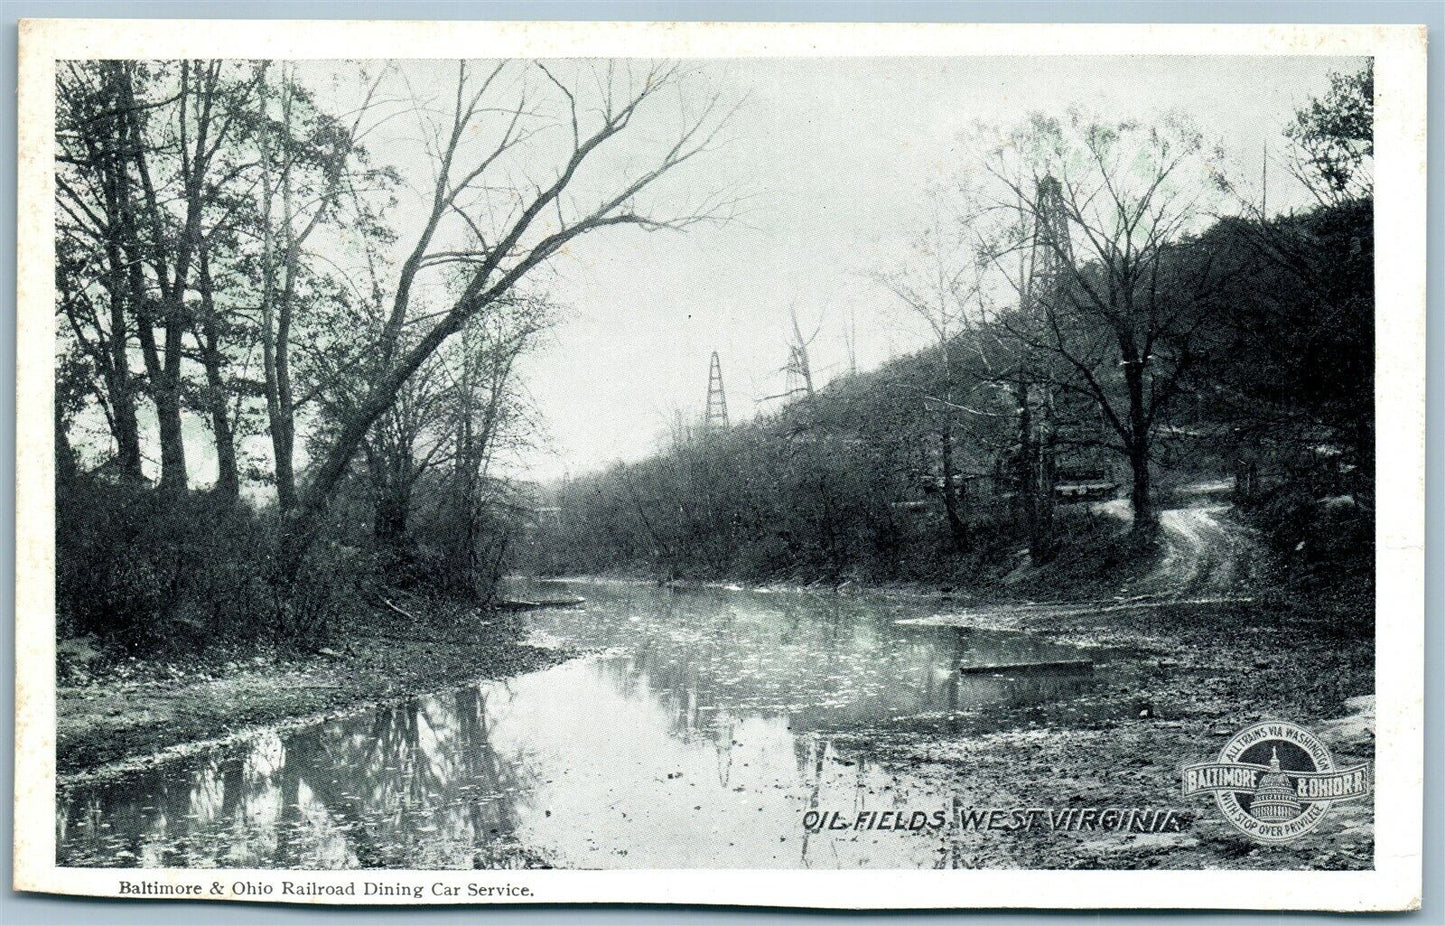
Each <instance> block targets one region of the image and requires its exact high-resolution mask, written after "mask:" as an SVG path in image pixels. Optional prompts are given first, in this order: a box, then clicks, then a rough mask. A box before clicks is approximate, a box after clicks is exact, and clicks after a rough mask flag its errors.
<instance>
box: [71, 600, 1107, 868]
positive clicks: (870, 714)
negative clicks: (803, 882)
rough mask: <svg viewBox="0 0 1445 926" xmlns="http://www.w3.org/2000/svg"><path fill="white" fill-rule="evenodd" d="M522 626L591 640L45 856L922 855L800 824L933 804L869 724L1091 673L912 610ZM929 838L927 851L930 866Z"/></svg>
mask: <svg viewBox="0 0 1445 926" xmlns="http://www.w3.org/2000/svg"><path fill="white" fill-rule="evenodd" d="M569 591H573V592H575V593H581V594H585V595H586V596H587V597H588V598H589V599H590V600H589V602H588V605H587V607H586V608H585V609H567V610H556V611H546V610H543V611H537V612H534V613H532V614H531V615H529V617H528V619H529V620H530V621H531V622H532V626H533V628H534V631H535V632H536V633H537V634H538V635H539V637H541V638H546V639H553V640H559V641H561V642H563V643H565V644H568V645H572V646H576V647H579V648H588V649H594V650H597V651H601V655H597V656H592V657H589V658H587V659H581V660H575V661H572V662H568V663H564V664H562V665H559V666H556V667H554V668H552V669H548V670H545V671H542V672H539V673H533V674H531V675H527V676H522V677H519V678H517V679H514V680H512V681H509V682H481V683H478V684H474V685H469V686H466V687H462V688H458V689H456V690H454V691H446V692H442V693H439V694H435V695H430V696H427V697H420V698H413V699H410V700H408V701H405V702H403V703H399V704H394V705H390V706H385V707H382V708H379V709H377V710H375V711H370V712H366V713H362V714H357V715H353V716H350V717H344V718H341V719H338V720H333V721H328V722H325V723H321V724H317V725H314V726H311V727H307V728H303V729H297V730H294V731H290V732H285V733H274V732H273V733H267V734H263V735H260V736H258V737H255V738H252V739H249V740H247V741H246V742H245V743H242V744H238V745H236V746H233V747H230V748H228V749H224V750H218V751H215V752H212V753H209V754H206V755H203V756H198V757H195V758H191V759H187V760H185V761H183V762H179V763H169V764H167V765H163V766H159V767H156V768H152V769H148V770H144V771H139V772H135V773H132V774H129V775H128V776H127V777H125V778H122V779H119V780H117V781H114V782H111V783H107V784H97V785H90V786H82V787H75V788H71V789H69V790H68V791H67V792H66V793H65V794H64V795H63V796H62V801H61V805H60V809H59V813H58V818H57V838H58V845H59V850H58V855H59V861H60V862H61V864H68V865H108V866H127V865H128V866H147V867H152V866H162V865H169V866H188V867H288V868H342V867H346V868H368V867H371V868H378V867H379V868H468V867H482V868H492V867H499V866H507V865H523V864H541V863H554V864H560V865H567V866H569V867H634V868H647V867H655V868H669V867H765V866H772V867H799V866H818V867H855V866H871V867H902V868H916V867H924V866H929V865H933V864H938V863H940V862H946V861H947V856H946V849H947V846H946V845H944V842H946V840H945V839H943V838H942V837H940V835H939V834H937V833H933V834H927V835H926V837H925V838H918V837H909V836H908V835H907V834H902V833H868V832H853V831H844V832H821V833H808V832H806V831H805V830H804V828H803V826H802V825H801V821H802V816H803V814H804V813H806V812H807V811H808V810H810V809H811V810H818V811H820V812H821V811H839V812H842V813H845V814H848V815H853V816H856V814H857V813H858V812H859V811H861V810H865V809H868V810H890V809H891V810H899V809H909V810H912V809H923V808H938V809H942V806H943V804H942V802H943V801H945V800H946V799H947V796H946V795H939V794H936V793H933V792H932V791H930V790H929V788H931V787H932V784H931V783H930V782H929V781H928V780H927V779H926V777H922V776H918V775H915V774H913V773H912V771H911V770H910V768H909V767H908V766H907V765H906V764H904V765H903V766H896V765H890V764H889V763H888V762H885V761H876V760H874V759H873V758H871V756H872V752H871V750H872V748H873V747H872V746H871V745H870V744H873V743H875V742H877V741H878V740H879V739H880V738H881V737H893V738H894V739H895V740H899V739H900V738H901V740H902V741H909V740H908V738H909V737H913V738H914V739H915V740H927V739H928V738H930V737H933V736H936V735H937V734H938V733H939V732H941V731H952V732H956V733H967V732H970V731H975V730H978V731H982V730H987V729H990V724H991V723H996V722H997V721H996V720H995V719H994V718H996V717H998V716H1003V715H1006V714H1008V712H1010V711H1014V710H1016V709H1023V710H1028V709H1031V706H1032V705H1037V704H1039V703H1042V702H1045V701H1049V700H1053V699H1056V698H1060V697H1065V696H1068V695H1069V694H1071V693H1075V692H1078V691H1082V690H1085V689H1086V688H1087V687H1088V686H1090V685H1092V684H1095V682H1094V681H1093V680H1092V679H1091V677H1090V676H1087V675H1085V676H1069V675H1037V676H1035V675H1029V674H1027V673H1025V674H1015V675H1010V676H1001V675H963V674H960V673H959V671H958V668H959V666H960V665H968V666H976V665H989V664H1001V663H1018V662H1023V661H1027V660H1029V659H1034V658H1040V659H1049V658H1058V657H1059V655H1060V654H1062V653H1065V652H1072V651H1068V650H1066V649H1064V648H1062V647H1058V646H1054V645H1051V644H1049V643H1048V642H1047V641H1044V640H1041V639H1039V638H1037V637H1031V636H1028V635H1025V634H1017V633H1015V634H1009V633H1002V632H994V631H978V630H968V629H964V628H954V627H934V626H916V625H900V624H899V623H898V621H899V620H900V619H903V618H913V617H917V616H920V613H921V612H922V613H926V612H925V610H924V606H922V605H918V604H912V605H909V604H899V603H898V602H890V601H885V600H879V599H862V598H858V599H854V598H846V597H842V596H834V595H810V594H775V595H771V594H756V593H748V592H735V591H725V590H701V591H682V590H672V589H652V588H636V587H633V588H627V587H623V588H620V589H619V588H617V587H606V586H588V587H585V588H584V587H580V586H579V587H577V588H575V589H569ZM940 851H942V852H944V853H945V854H944V855H942V856H940V855H939V853H940Z"/></svg>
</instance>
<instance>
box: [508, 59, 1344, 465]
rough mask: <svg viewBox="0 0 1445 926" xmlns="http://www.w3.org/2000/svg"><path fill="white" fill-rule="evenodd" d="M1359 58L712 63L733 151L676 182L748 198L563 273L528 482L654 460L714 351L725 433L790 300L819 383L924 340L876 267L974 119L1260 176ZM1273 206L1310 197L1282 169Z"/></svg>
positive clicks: (782, 347)
mask: <svg viewBox="0 0 1445 926" xmlns="http://www.w3.org/2000/svg"><path fill="white" fill-rule="evenodd" d="M1358 66H1359V62H1356V61H1351V60H1342V59H1339V58H1330V59H1326V58H1311V57H1303V56H1294V57H1269V58H1202V57H1201V58H1163V57H1133V58H1065V59H1047V58H1027V59H1020V58H969V59H861V60H860V59H825V60H798V59H794V60H791V61H789V60H749V61H739V62H731V63H727V64H725V65H720V67H723V68H725V69H726V72H727V81H728V83H729V84H730V85H732V86H733V87H734V88H735V89H737V90H738V91H741V92H744V93H746V94H747V98H748V103H747V105H746V106H745V107H744V108H743V109H742V110H741V111H740V112H739V113H738V114H737V115H736V116H735V117H734V120H733V123H732V126H731V131H730V132H729V141H728V144H727V146H726V148H725V149H724V150H723V151H722V152H720V153H719V154H718V155H716V156H714V157H713V158H712V160H711V161H710V162H709V163H707V164H705V165H701V169H698V170H696V171H694V172H693V174H692V175H691V176H693V177H695V178H697V179H696V182H698V183H703V184H706V183H709V182H713V183H716V182H719V181H727V182H740V183H745V184H750V185H751V188H752V189H753V190H754V191H755V192H756V196H755V198H754V199H753V200H752V202H751V203H750V206H749V215H748V216H747V217H746V219H745V222H743V223H736V224H733V225H729V226H726V227H721V228H702V229H695V230H692V231H689V232H687V233H685V234H677V235H674V234H651V235H648V234H643V233H639V232H636V231H631V230H621V231H616V232H603V233H601V234H599V235H598V236H597V237H594V238H592V239H591V240H588V241H585V242H584V243H582V244H580V245H579V246H578V247H577V248H576V260H574V261H569V262H567V263H566V264H563V265H561V266H560V267H559V268H558V269H559V276H558V279H557V280H556V282H555V283H554V284H553V286H552V291H553V293H554V294H555V295H556V296H557V297H558V298H560V299H561V300H562V301H563V302H565V303H567V304H568V305H569V306H570V307H571V309H570V313H569V317H568V319H567V321H566V322H565V323H564V324H563V325H561V326H560V327H559V328H558V329H557V331H556V332H555V337H554V339H553V343H552V344H551V345H550V347H549V348H548V349H547V350H546V351H545V352H544V353H542V354H540V355H538V356H536V357H533V358H532V359H531V360H530V361H529V362H528V363H527V364H526V366H525V375H526V376H527V383H528V387H529V388H530V391H531V394H532V395H533V396H534V397H535V400H536V403H537V407H538V409H539V411H540V412H541V414H542V416H543V419H544V422H545V424H546V426H547V429H548V433H549V435H550V438H551V448H550V451H549V452H546V453H538V454H537V455H536V456H535V457H534V459H532V460H530V461H529V463H530V464H531V469H532V476H533V478H547V477H552V476H557V475H560V474H562V473H564V472H570V473H572V474H574V475H575V474H578V473H581V472H586V471H588V470H592V469H596V468H599V467H601V466H604V465H606V464H608V463H610V462H611V461H613V460H619V459H620V460H632V459H637V458H639V457H642V456H645V455H646V454H647V453H649V452H650V451H652V450H653V449H655V447H656V446H657V441H658V439H659V437H660V435H661V434H662V433H663V432H664V431H665V430H666V428H667V427H668V424H669V422H670V421H671V419H672V415H673V410H674V409H675V408H681V409H683V410H684V411H685V412H686V413H687V414H689V415H700V414H701V412H702V409H703V404H704V399H705V396H706V391H707V365H708V357H709V354H710V353H711V352H712V351H713V350H716V351H718V353H719V354H720V356H721V360H722V366H723V377H724V380H725V383H726V386H727V397H728V404H729V411H730V413H731V417H732V419H733V421H734V422H736V421H738V420H740V419H743V418H746V417H750V416H751V415H752V414H753V412H754V401H753V400H754V399H755V398H762V397H764V396H768V395H773V394H776V393H779V392H781V391H782V386H783V376H782V374H780V373H778V372H777V371H778V369H779V368H780V367H781V366H782V365H783V364H784V362H785V361H786V359H787V346H786V345H787V338H788V306H789V303H790V302H791V303H796V305H797V307H798V310H799V313H800V315H801V316H802V317H803V318H804V319H805V320H816V319H818V318H819V317H821V318H822V319H823V328H822V331H821V333H820V334H819V336H818V338H817V341H816V342H815V343H814V345H813V349H812V355H813V356H812V363H813V366H814V368H815V376H817V374H819V373H821V376H819V377H818V378H821V379H822V380H826V379H828V378H829V377H830V376H831V375H836V374H837V373H838V372H840V371H843V370H845V369H846V359H845V358H846V353H845V348H844V342H843V325H844V324H845V319H847V318H848V316H849V313H850V312H851V313H852V314H853V317H854V318H855V319H856V325H857V327H858V332H859V334H858V354H859V366H860V368H863V369H867V368H869V367H871V366H874V365H876V364H877V363H878V362H880V361H882V360H884V359H886V358H887V357H888V356H889V355H890V354H891V353H895V352H904V351H906V350H908V349H910V348H912V347H915V346H917V345H919V344H920V343H922V332H920V331H918V330H916V329H915V328H914V327H913V326H911V325H910V324H908V323H907V322H906V319H904V317H903V316H902V314H901V313H900V312H899V311H898V310H897V307H896V306H895V305H894V304H893V303H892V302H891V301H890V297H889V296H888V295H887V294H886V293H884V292H881V291H880V290H879V289H878V288H877V287H876V285H874V284H872V283H870V282H869V281H868V280H867V278H866V275H867V274H868V273H869V272H870V271H874V270H881V269H888V268H889V267H891V266H894V265H896V264H897V263H898V262H899V260H900V259H901V255H903V254H904V253H906V252H905V248H906V246H907V242H908V241H909V240H910V239H911V238H912V237H913V235H914V234H915V233H916V232H917V231H918V230H919V229H920V225H919V223H920V221H922V219H921V218H920V216H921V215H922V214H923V209H924V204H923V200H924V188H925V187H926V186H927V184H928V183H929V182H939V181H944V180H946V179H947V178H948V177H949V176H950V175H952V174H956V173H957V172H958V171H959V170H960V169H961V168H962V167H963V166H964V165H963V160H964V157H965V155H966V153H967V151H968V150H969V146H970V144H971V139H970V138H969V137H968V136H969V133H970V129H971V127H973V126H974V125H976V123H978V122H980V121H981V122H984V123H987V124H1000V125H1004V126H1008V125H1011V124H1013V123H1014V122H1016V121H1018V120H1020V119H1022V118H1023V117H1024V116H1026V115H1027V113H1029V112H1030V111H1035V110H1038V111H1043V112H1048V113H1057V114H1062V113H1063V112H1064V111H1065V110H1066V109H1067V108H1068V107H1070V106H1077V107H1080V108H1082V109H1085V110H1094V111H1097V112H1099V113H1100V114H1102V115H1105V116H1107V117H1111V118H1119V119H1124V118H1130V117H1138V118H1143V119H1148V118H1149V117H1150V116H1151V114H1156V113H1159V112H1161V111H1163V110H1167V109H1177V110H1181V111H1183V112H1185V113H1187V114H1189V115H1190V116H1192V117H1193V118H1194V120H1195V121H1196V122H1197V124H1198V125H1199V127H1200V128H1201V129H1202V130H1203V131H1204V133H1205V135H1206V137H1215V138H1217V139H1219V140H1221V141H1222V142H1223V143H1224V145H1225V148H1226V150H1227V151H1228V153H1229V154H1230V156H1231V158H1232V160H1233V161H1234V162H1235V163H1236V164H1237V165H1238V173H1239V176H1240V179H1242V180H1245V181H1249V182H1257V180H1258V178H1259V177H1260V169H1261V163H1262V157H1263V151H1264V146H1265V144H1266V142H1267V143H1268V144H1269V146H1270V149H1271V151H1272V152H1276V153H1277V152H1281V151H1282V149H1283V138H1282V135H1281V132H1282V130H1283V128H1284V126H1285V124H1286V123H1287V122H1288V121H1289V119H1290V118H1291V116H1292V113H1293V112H1294V110H1295V108H1296V107H1298V106H1299V105H1300V104H1301V103H1302V102H1303V101H1304V100H1305V99H1306V98H1307V97H1309V96H1312V95H1318V94H1320V93H1322V92H1323V91H1324V89H1325V88H1326V87H1327V86H1328V74H1329V72H1330V71H1340V70H1345V71H1349V70H1354V69H1356V68H1357V67H1358ZM1269 198H1270V206H1271V210H1272V211H1273V210H1274V209H1275V208H1286V207H1289V206H1292V205H1304V204H1306V202H1307V200H1308V194H1307V193H1306V192H1305V191H1304V190H1303V189H1302V188H1300V187H1299V186H1298V184H1297V183H1295V182H1294V181H1293V180H1292V179H1291V178H1290V177H1289V176H1288V175H1287V174H1286V173H1285V172H1284V171H1283V170H1282V169H1280V168H1279V167H1278V166H1274V167H1272V169H1271V171H1270V177H1269Z"/></svg>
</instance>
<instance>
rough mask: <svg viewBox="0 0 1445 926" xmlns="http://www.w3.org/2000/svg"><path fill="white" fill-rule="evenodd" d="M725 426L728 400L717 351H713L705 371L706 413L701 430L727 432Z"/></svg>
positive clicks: (726, 423)
mask: <svg viewBox="0 0 1445 926" xmlns="http://www.w3.org/2000/svg"><path fill="white" fill-rule="evenodd" d="M727 426H728V398H727V394H726V393H724V392H723V380H722V361H720V360H718V357H717V351H713V352H712V362H711V363H710V364H709V365H708V370H707V412H706V413H705V414H704V415H703V418H702V429H703V432H704V433H707V434H713V433H716V432H718V431H724V430H727Z"/></svg>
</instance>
